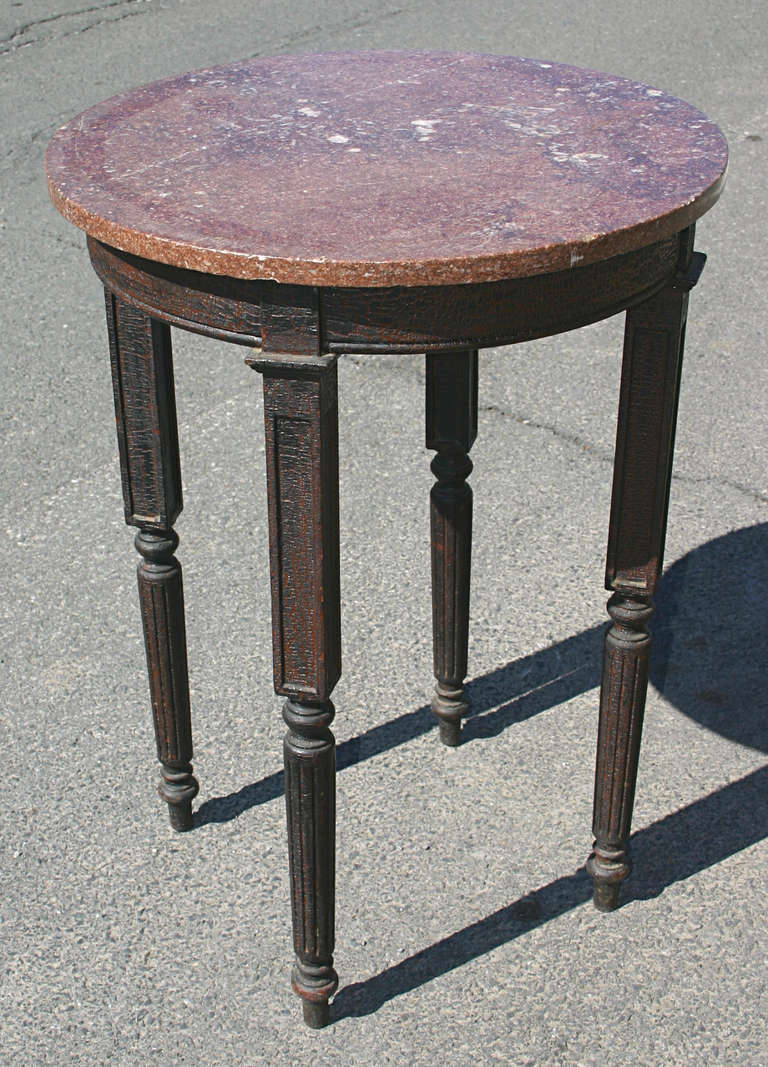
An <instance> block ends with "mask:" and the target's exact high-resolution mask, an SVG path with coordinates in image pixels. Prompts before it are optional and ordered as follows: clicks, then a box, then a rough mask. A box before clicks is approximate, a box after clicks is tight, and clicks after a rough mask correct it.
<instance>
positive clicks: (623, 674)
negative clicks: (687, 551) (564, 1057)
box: [587, 227, 703, 911]
mask: <svg viewBox="0 0 768 1067" xmlns="http://www.w3.org/2000/svg"><path fill="white" fill-rule="evenodd" d="M693 238H694V233H693V227H690V228H689V229H688V230H686V231H683V233H681V234H680V250H679V259H678V271H677V274H676V277H675V279H674V280H673V282H672V283H671V284H670V285H668V286H666V287H665V288H664V289H663V290H661V292H659V293H657V294H656V295H655V296H654V297H652V298H651V299H650V300H648V301H646V302H645V303H643V304H640V305H638V306H636V307H634V308H632V309H631V310H630V311H628V312H627V322H626V330H625V334H624V361H623V367H622V379H621V393H620V398H619V415H618V422H617V433H616V457H615V464H614V480H613V496H612V500H611V521H610V528H609V536H608V553H607V564H606V577H605V584H606V588H607V589H611V590H614V593H613V596H612V597H611V598H610V600H609V602H608V613H609V615H610V616H611V619H612V625H611V626H610V628H609V629H608V632H607V633H606V637H605V644H604V651H603V677H602V685H601V691H600V725H599V731H598V745H597V765H596V770H595V800H594V819H593V826H592V830H593V833H594V835H595V843H594V851H593V853H592V855H591V856H590V858H589V861H588V864H587V867H588V870H589V872H590V874H591V875H592V878H593V881H594V887H595V894H594V902H595V906H596V907H598V908H599V909H600V910H602V911H610V910H612V909H614V908H616V907H618V903H619V895H620V890H621V883H622V881H623V880H624V879H625V878H626V877H627V875H628V874H629V871H630V863H629V859H628V856H627V842H628V840H629V833H630V828H631V821H632V805H633V802H634V796H635V784H636V781H637V766H638V759H639V755H640V739H641V734H642V726H643V715H644V711H645V699H646V692H647V688H648V663H649V658H650V651H651V636H650V634H649V632H648V622H649V620H650V618H651V616H652V614H653V593H654V591H655V589H656V583H657V582H658V579H659V577H660V575H661V568H662V561H663V555H664V537H665V532H666V524H667V510H668V505H669V490H670V482H671V477H672V455H673V450H674V438H675V422H676V418H677V404H678V397H679V389H680V373H681V368H682V356H683V338H684V331H685V320H686V315H687V309H688V290H689V289H690V288H691V287H692V285H694V284H695V281H696V279H697V277H698V274H699V273H700V269H701V265H702V261H703V257H701V256H697V255H696V254H695V253H694V252H693Z"/></svg>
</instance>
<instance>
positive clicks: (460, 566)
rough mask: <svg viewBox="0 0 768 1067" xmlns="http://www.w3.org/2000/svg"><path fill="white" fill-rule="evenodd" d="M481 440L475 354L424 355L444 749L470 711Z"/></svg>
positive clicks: (437, 705) (438, 704) (436, 700)
mask: <svg viewBox="0 0 768 1067" xmlns="http://www.w3.org/2000/svg"><path fill="white" fill-rule="evenodd" d="M476 435H477V352H476V351H468V352H446V353H439V354H438V353H434V354H429V355H427V373H426V439H427V448H433V449H436V450H437V455H436V456H435V458H434V460H433V461H432V473H433V474H434V475H435V478H436V479H437V481H436V483H435V485H434V486H433V487H432V490H431V492H430V540H431V558H432V643H433V660H434V672H435V678H436V679H437V686H436V688H435V692H434V696H433V698H432V711H433V712H434V713H435V715H436V716H437V717H438V719H439V722H440V739H441V741H443V743H444V744H446V745H451V746H453V745H458V744H459V742H460V740H461V719H462V717H463V716H465V715H466V714H467V713H468V711H469V702H468V701H467V698H466V694H465V692H464V686H463V683H464V678H465V677H466V674H467V646H468V642H469V594H470V572H471V559H472V490H471V488H470V487H469V486H468V485H467V482H466V479H467V478H468V477H469V475H470V474H471V472H472V461H471V460H470V458H469V456H468V454H467V453H468V452H469V449H470V448H471V447H472V444H473V442H474V440H475V437H476Z"/></svg>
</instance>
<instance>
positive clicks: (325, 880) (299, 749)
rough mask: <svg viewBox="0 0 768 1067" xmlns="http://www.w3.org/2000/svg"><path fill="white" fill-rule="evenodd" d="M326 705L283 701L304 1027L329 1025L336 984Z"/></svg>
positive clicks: (331, 758)
mask: <svg viewBox="0 0 768 1067" xmlns="http://www.w3.org/2000/svg"><path fill="white" fill-rule="evenodd" d="M334 715H335V709H334V707H333V704H332V703H331V701H330V700H326V701H322V702H318V703H312V704H310V703H304V702H302V703H299V702H298V701H295V700H286V702H285V705H284V708H283V718H284V719H285V722H286V725H287V726H288V732H287V733H286V735H285V743H284V748H283V752H284V759H285V808H286V815H287V819H288V860H289V865H290V876H291V917H292V920H293V948H294V952H295V953H296V962H295V964H294V966H293V973H292V975H291V984H292V986H293V990H294V992H295V993H297V994H298V995H299V996H300V997H301V998H302V1000H303V1002H304V1005H303V1007H304V1020H305V1022H306V1023H307V1025H309V1026H311V1027H313V1028H316V1029H319V1028H320V1027H322V1026H325V1025H326V1023H327V1022H328V1001H329V999H330V998H331V997H332V996H333V994H334V993H335V991H336V988H337V986H338V984H339V978H338V975H337V974H336V971H335V970H334V967H333V949H334V926H335V899H336V742H335V739H334V736H333V734H332V732H331V731H330V729H329V727H330V724H331V723H332V722H333V718H334Z"/></svg>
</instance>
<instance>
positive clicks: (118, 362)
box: [106, 290, 182, 530]
mask: <svg viewBox="0 0 768 1067" xmlns="http://www.w3.org/2000/svg"><path fill="white" fill-rule="evenodd" d="M106 308H107V330H108V333H109V350H110V356H111V361H112V386H113V391H114V400H115V418H116V423H117V441H118V448H119V452H120V473H121V477H122V483H123V501H124V505H125V521H126V523H128V525H129V526H142V527H144V526H154V527H158V528H160V529H163V530H167V529H170V527H171V526H172V524H173V522H174V521H175V519H176V518H177V516H178V515H179V513H180V512H181V508H182V495H181V469H180V465H179V441H178V431H177V428H176V404H175V398H174V388H173V365H172V356H171V332H170V330H169V329H168V326H167V325H166V324H165V323H161V322H157V321H155V320H154V319H151V318H150V317H149V316H148V315H147V314H145V312H143V311H141V310H140V309H139V308H137V307H134V306H133V305H131V304H128V303H125V302H123V301H122V300H119V299H118V298H117V297H116V296H115V295H114V293H112V292H110V291H109V290H106Z"/></svg>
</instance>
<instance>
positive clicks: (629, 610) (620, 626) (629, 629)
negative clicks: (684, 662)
mask: <svg viewBox="0 0 768 1067" xmlns="http://www.w3.org/2000/svg"><path fill="white" fill-rule="evenodd" d="M608 612H609V614H610V616H611V619H612V620H613V623H612V625H611V627H610V628H609V630H608V632H607V633H606V636H605V643H604V648H603V675H602V684H601V689H600V725H599V731H598V742H597V763H596V769H595V796H594V814H593V822H592V832H593V834H594V835H595V843H594V851H593V853H592V855H591V856H590V858H589V861H588V863H587V869H588V871H589V873H590V874H591V875H592V879H593V882H594V887H595V896H594V900H595V905H596V906H597V907H598V908H599V909H600V910H601V911H611V910H613V908H615V907H617V906H618V902H619V891H620V887H621V882H622V881H623V880H624V879H625V878H626V877H627V875H628V874H629V871H630V864H629V859H628V856H627V841H628V839H629V833H630V829H631V823H632V807H633V804H634V799H635V786H636V783H637V766H638V759H639V756H640V740H641V735H642V729H643V716H644V713H645V698H646V692H647V688H648V663H649V660H650V654H651V636H650V634H649V633H648V629H647V627H648V621H649V619H650V618H651V615H652V614H653V604H652V602H651V601H650V598H640V597H630V596H625V595H623V594H621V593H615V594H614V595H613V596H612V597H611V599H610V601H609V602H608Z"/></svg>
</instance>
